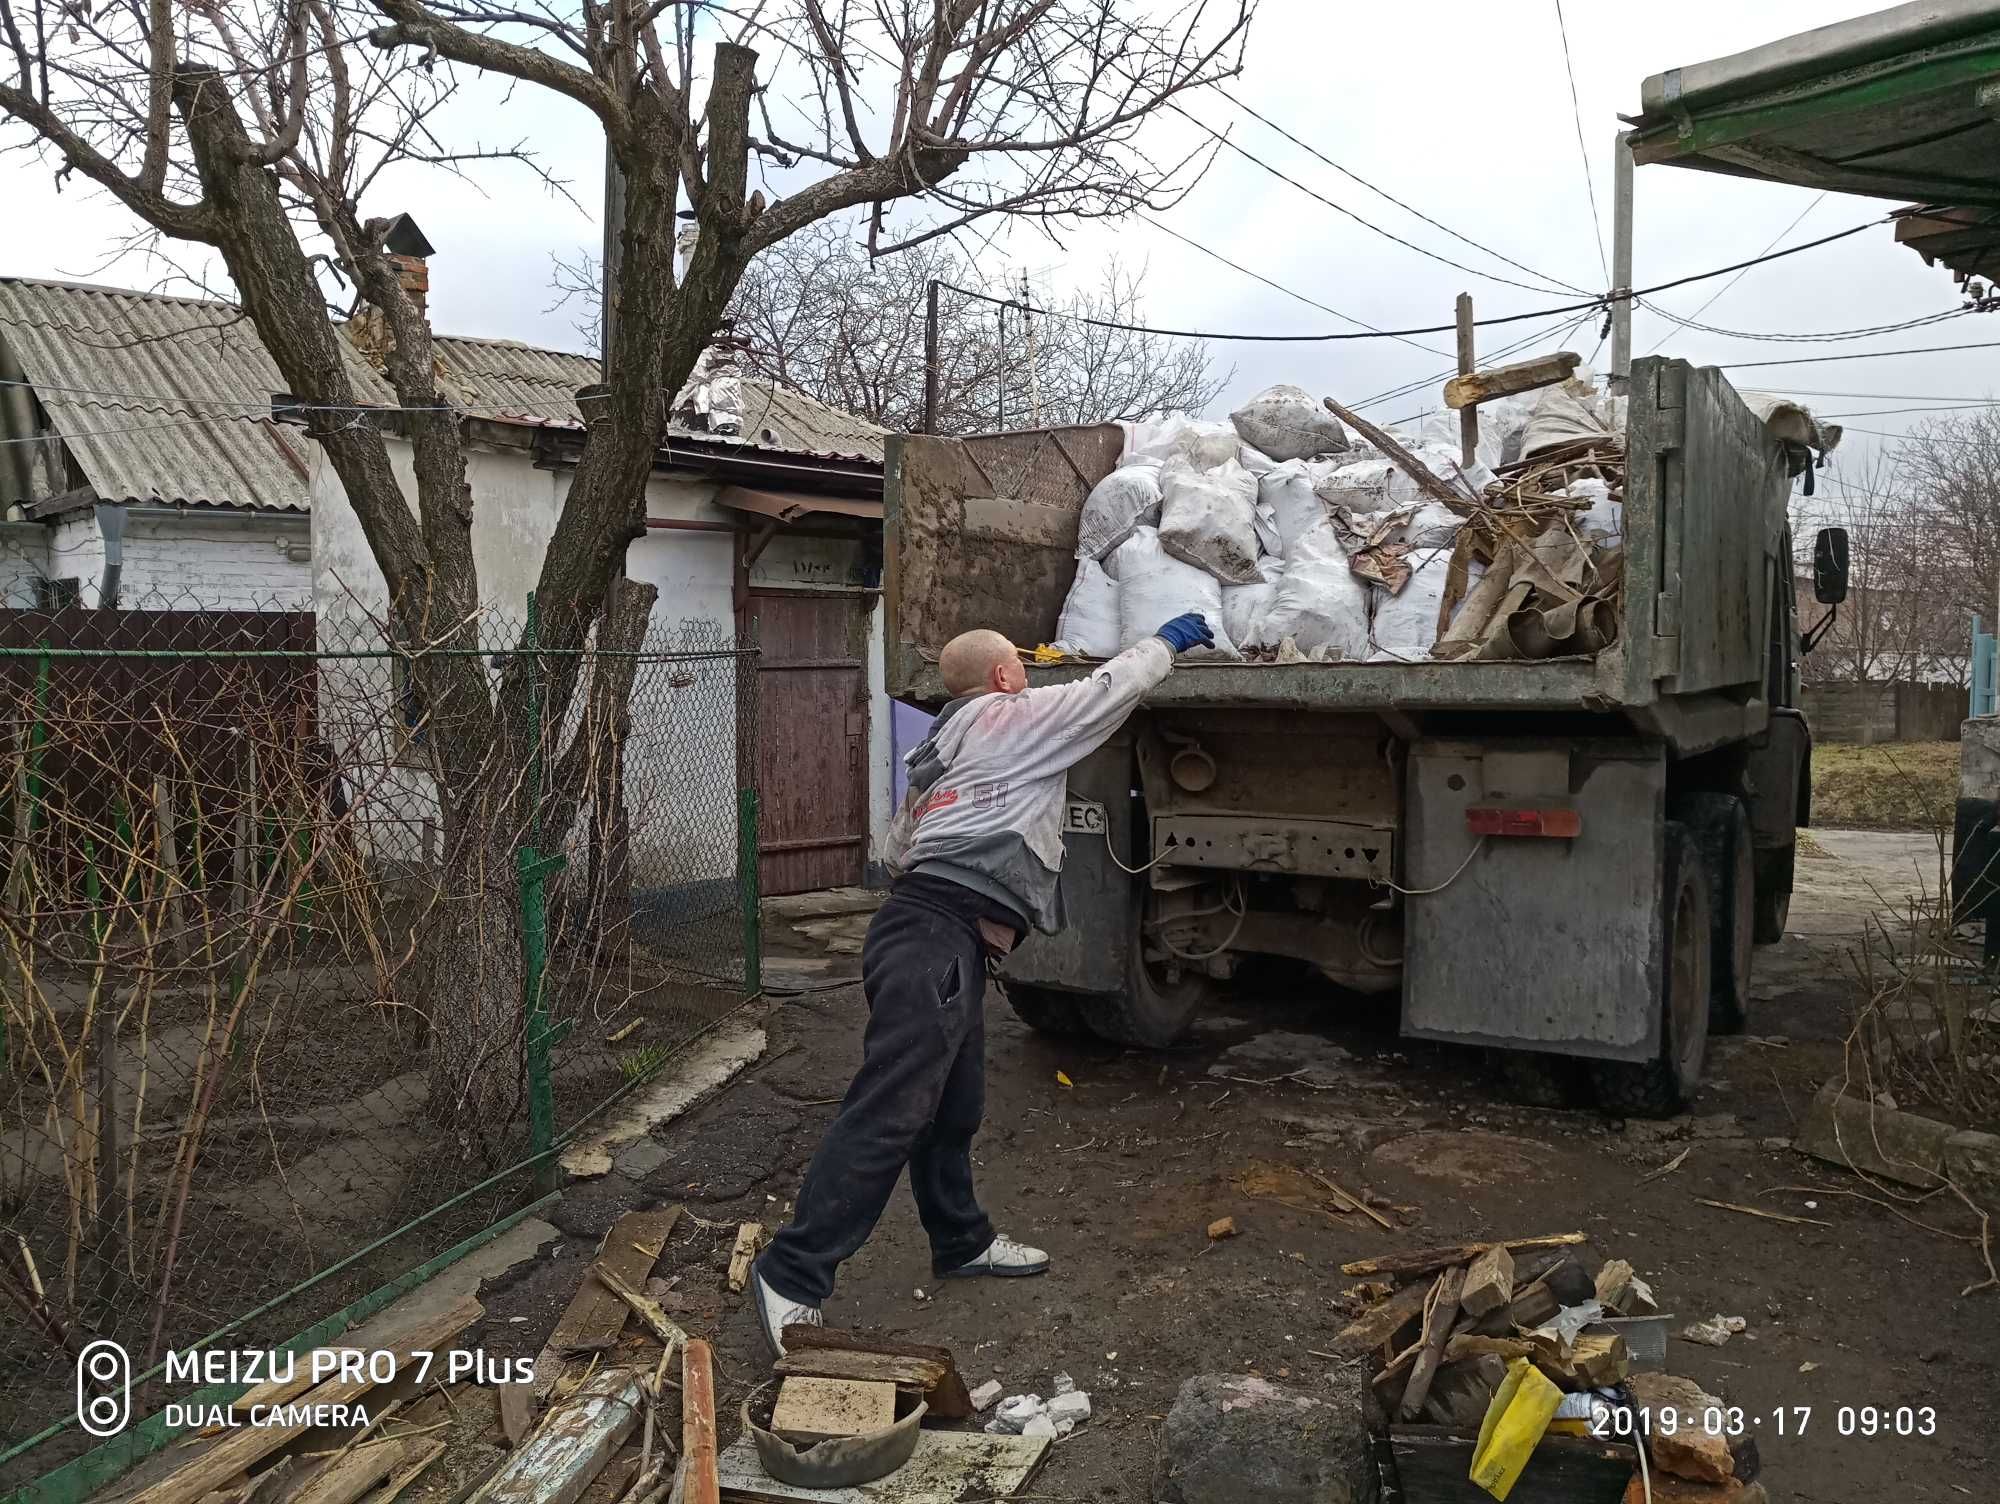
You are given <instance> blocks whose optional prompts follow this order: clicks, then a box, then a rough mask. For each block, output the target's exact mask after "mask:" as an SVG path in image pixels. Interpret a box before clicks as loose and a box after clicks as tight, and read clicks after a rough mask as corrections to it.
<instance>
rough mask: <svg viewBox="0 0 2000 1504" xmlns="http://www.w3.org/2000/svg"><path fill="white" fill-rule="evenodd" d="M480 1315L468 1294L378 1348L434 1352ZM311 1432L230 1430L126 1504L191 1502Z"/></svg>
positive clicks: (338, 1399) (349, 1384)
mask: <svg viewBox="0 0 2000 1504" xmlns="http://www.w3.org/2000/svg"><path fill="white" fill-rule="evenodd" d="M485 1313H486V1308H485V1307H484V1306H482V1305H481V1304H480V1303H479V1302H478V1301H477V1300H476V1299H474V1298H473V1297H471V1296H469V1295H468V1296H466V1297H465V1298H464V1299H463V1300H460V1301H459V1302H457V1303H456V1304H455V1305H453V1306H451V1307H450V1308H449V1309H447V1310H444V1311H440V1312H438V1313H437V1314H436V1315H435V1316H432V1317H429V1318H428V1319H425V1320H422V1321H419V1322H416V1323H415V1324H413V1325H412V1326H410V1327H409V1328H408V1329H406V1330H404V1331H401V1332H398V1333H396V1334H394V1335H393V1336H389V1335H385V1336H384V1338H383V1341H382V1344H381V1345H382V1346H383V1347H385V1348H392V1349H394V1350H395V1351H396V1352H398V1353H400V1354H409V1353H413V1352H435V1351H436V1350H437V1349H438V1348H441V1347H443V1346H445V1345H446V1344H447V1343H448V1342H450V1340H451V1339H452V1338H453V1337H455V1336H457V1335H458V1334H459V1333H460V1332H462V1331H464V1330H465V1329H466V1328H467V1327H469V1326H471V1325H472V1324H473V1322H475V1321H477V1320H478V1319H479V1318H480V1317H481V1316H483V1315H484V1314H485ZM374 1387H375V1386H374V1383H373V1381H372V1380H370V1379H367V1378H365V1377H364V1378H361V1379H348V1380H341V1379H338V1378H333V1379H328V1380H326V1381H325V1382H324V1383H321V1384H319V1385H316V1386H314V1387H313V1388H312V1389H310V1390H308V1391H307V1392H306V1393H305V1397H304V1398H303V1399H301V1400H300V1402H299V1403H300V1407H301V1408H302V1409H303V1408H305V1407H307V1406H319V1405H351V1404H353V1403H354V1402H355V1401H356V1400H358V1399H360V1398H361V1396H362V1395H364V1394H366V1393H367V1392H368V1391H369V1390H370V1389H372V1388H374ZM311 1429H313V1428H312V1427H311V1426H309V1425H303V1424H302V1425H273V1426H245V1427H243V1428H242V1429H241V1430H236V1431H231V1432H230V1433H229V1434H228V1435H227V1436H225V1437H223V1439H222V1440H221V1441H219V1442H217V1443H216V1444H215V1445H214V1446H212V1447H209V1448H208V1449H206V1450H205V1451H202V1452H199V1453H198V1454H196V1455H195V1456H194V1457H193V1458H192V1459H190V1460H189V1461H188V1462H187V1463H185V1464H184V1465H182V1466H181V1467H178V1468H175V1469H174V1470H173V1471H172V1472H171V1473H169V1474H167V1475H166V1476H165V1477H164V1478H161V1479H160V1480H159V1481H158V1482H156V1483H153V1484H151V1485H149V1486H148V1487H146V1488H143V1489H141V1490H139V1492H137V1493H136V1494H134V1495H132V1496H131V1498H130V1500H129V1501H127V1504H196V1501H198V1500H199V1499H201V1498H202V1497H203V1495H205V1494H207V1493H209V1492H210V1491H212V1490H214V1489H216V1488H219V1487H221V1486H223V1485H224V1484H226V1483H228V1482H229V1481H230V1480H231V1479H233V1478H235V1477H236V1475H237V1474H238V1473H242V1472H247V1471H248V1470H249V1469H250V1468H252V1467H254V1466H255V1465H256V1464H257V1463H259V1462H261V1461H263V1460H264V1459H265V1458H266V1457H269V1456H270V1455H271V1454H272V1453H273V1452H277V1451H281V1450H283V1449H284V1448H285V1447H286V1446H288V1445H290V1444H291V1443H292V1442H293V1441H296V1440H297V1439H298V1438H299V1437H301V1436H303V1435H304V1434H305V1433H306V1432H307V1431H309V1430H311Z"/></svg>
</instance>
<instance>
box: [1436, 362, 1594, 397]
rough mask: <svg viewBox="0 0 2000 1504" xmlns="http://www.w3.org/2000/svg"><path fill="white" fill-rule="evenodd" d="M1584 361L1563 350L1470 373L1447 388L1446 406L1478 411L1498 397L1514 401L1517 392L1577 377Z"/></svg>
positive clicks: (1445, 390) (1445, 393) (1454, 380)
mask: <svg viewBox="0 0 2000 1504" xmlns="http://www.w3.org/2000/svg"><path fill="white" fill-rule="evenodd" d="M1582 361H1583V357H1582V356H1580V355H1577V354H1575V353H1574V352H1573V351H1569V350H1563V351H1560V352H1558V353H1557V354H1554V355H1538V356H1536V357H1535V358H1534V359H1533V360H1517V361H1515V362H1514V363H1513V364H1512V365H1505V366H1489V367H1488V368H1487V369H1486V370H1484V371H1468V372H1466V373H1465V374H1464V375H1462V376H1454V377H1452V378H1451V380H1449V381H1447V382H1446V383H1445V384H1444V405H1445V406H1446V407H1449V408H1453V409H1457V408H1461V407H1476V406H1477V405H1478V404H1480V403H1481V402H1491V401H1492V400H1493V399H1494V398H1496V397H1512V396H1513V395H1515V394H1516V393H1517V392H1532V391H1534V390H1535V389H1536V388H1537V387H1544V386H1554V385H1556V383H1557V382H1561V381H1567V380H1569V378H1570V377H1571V376H1573V375H1575V374H1576V368H1577V366H1578V365H1580V364H1581V363H1582Z"/></svg>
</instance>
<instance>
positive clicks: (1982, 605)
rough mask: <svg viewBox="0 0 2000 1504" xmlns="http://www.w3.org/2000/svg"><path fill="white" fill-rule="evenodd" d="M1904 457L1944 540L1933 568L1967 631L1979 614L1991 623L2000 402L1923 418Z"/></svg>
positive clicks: (1907, 478)
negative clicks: (1987, 406)
mask: <svg viewBox="0 0 2000 1504" xmlns="http://www.w3.org/2000/svg"><path fill="white" fill-rule="evenodd" d="M1896 458H1897V463H1898V466H1899V469H1900V471H1901V473H1902V477H1903V484H1904V486H1905V487H1906V488H1907V490H1908V491H1909V493H1910V498H1911V504H1912V505H1913V506H1914V507H1915V508H1916V510H1917V512H1918V514H1919V515H1920V516H1921V517H1922V518H1923V519H1924V522H1925V525H1926V526H1927V527H1928V528H1929V529H1930V531H1931V533H1932V534H1933V535H1934V536H1935V538H1936V540H1937V544H1938V546H1937V548H1936V549H1935V550H1933V551H1932V554H1931V556H1930V557H1929V558H1928V559H1927V560H1925V563H1924V569H1925V572H1926V574H1927V575H1928V576H1929V577H1930V578H1932V579H1934V580H1936V581H1937V582H1938V585H1939V587H1940V588H1941V589H1942V590H1943V591H1944V592H1945V594H1946V595H1947V596H1948V597H1949V598H1950V600H1951V602H1952V605H1953V607H1954V609H1955V611H1956V614H1957V620H1958V624H1959V629H1960V633H1961V636H1962V635H1963V634H1964V632H1965V630H1966V629H1967V627H1968V625H1969V623H1970V621H1971V619H1972V617H1974V616H1978V617H1980V618H1981V619H1982V620H1983V621H1984V622H1986V623H1987V624H1988V625H1989V627H1990V626H1991V624H1992V623H1993V622H1994V621H1995V620H1996V605H1995V601H1996V597H2000V409H1995V408H1990V407H1989V408H1982V409H1979V410H1978V411H1975V412H1967V413H1953V414H1951V415H1949V416H1947V417H1942V418H1935V419H1931V420H1929V421H1927V422H1924V423H1920V424H1918V425H1917V427H1916V428H1915V429H1914V430H1912V431H1911V433H1910V434H1909V436H1908V437H1907V438H1905V439H1904V440H1903V441H1902V443H1900V444H1899V445H1898V446H1897V448H1896ZM1960 650H1961V651H1964V646H1963V644H1962V643H1961V648H1960Z"/></svg>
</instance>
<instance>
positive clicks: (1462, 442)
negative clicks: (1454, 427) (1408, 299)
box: [1458, 292, 1479, 470]
mask: <svg viewBox="0 0 2000 1504" xmlns="http://www.w3.org/2000/svg"><path fill="white" fill-rule="evenodd" d="M1476 334H1477V331H1476V330H1475V329H1474V328H1473V324H1472V294H1471V293H1469V292H1462V293H1460V294H1459V295H1458V374H1459V375H1461V376H1470V375H1471V374H1472V371H1473V367H1474V366H1475V365H1476V364H1477V357H1476V352H1475V348H1474V343H1473V341H1474V339H1475V338H1476ZM1478 459H1479V408H1478V406H1477V405H1476V404H1474V403H1471V402H1468V403H1466V405H1465V406H1464V407H1461V408H1460V409H1459V410H1458V462H1459V463H1460V464H1461V465H1463V466H1465V468H1466V469H1468V470H1470V469H1471V468H1472V467H1473V465H1474V463H1475V462H1477V460H1478Z"/></svg>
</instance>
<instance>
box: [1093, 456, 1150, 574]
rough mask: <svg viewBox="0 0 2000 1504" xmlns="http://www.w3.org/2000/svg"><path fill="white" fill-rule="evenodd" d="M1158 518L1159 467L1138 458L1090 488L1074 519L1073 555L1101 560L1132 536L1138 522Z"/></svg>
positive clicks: (1147, 522)
mask: <svg viewBox="0 0 2000 1504" xmlns="http://www.w3.org/2000/svg"><path fill="white" fill-rule="evenodd" d="M1159 520H1160V467H1159V466H1158V465H1156V464H1154V463H1153V462H1152V461H1150V460H1137V461H1135V462H1133V463H1132V464H1130V465H1122V466H1120V467H1119V468H1118V469H1116V470H1113V471H1112V472H1111V473H1110V474H1109V475H1107V476H1105V477H1104V479H1103V480H1101V481H1099V482H1098V483H1097V484H1096V485H1094V486H1092V487H1091V488H1090V495H1089V497H1088V498H1086V499H1085V501H1084V503H1083V515H1082V516H1081V517H1079V518H1078V519H1077V525H1076V556H1077V557H1078V558H1079V559H1101V558H1103V557H1104V556H1105V555H1106V554H1108V553H1110V552H1111V550H1112V549H1114V548H1116V547H1117V546H1118V545H1119V544H1121V543H1123V542H1124V541H1125V540H1126V539H1127V538H1129V537H1131V536H1132V529H1133V528H1135V527H1137V526H1139V525H1140V524H1141V523H1146V524H1149V525H1157V524H1158V523H1159Z"/></svg>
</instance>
